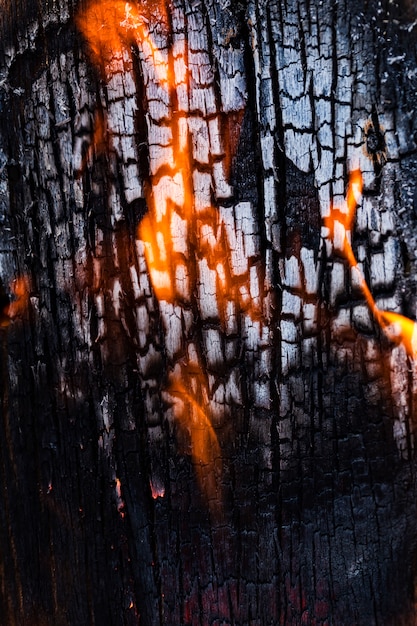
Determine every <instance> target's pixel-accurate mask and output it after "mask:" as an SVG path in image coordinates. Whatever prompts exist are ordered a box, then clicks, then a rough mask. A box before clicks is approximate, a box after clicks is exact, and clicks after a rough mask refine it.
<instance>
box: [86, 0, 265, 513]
mask: <svg viewBox="0 0 417 626" xmlns="http://www.w3.org/2000/svg"><path fill="white" fill-rule="evenodd" d="M146 6H147V5H146V4H140V3H138V4H133V3H132V2H124V1H121V0H116V1H113V0H93V1H92V2H90V4H89V5H88V6H87V8H86V9H85V10H83V11H81V12H80V13H79V15H78V17H77V25H78V27H79V29H80V30H81V32H82V33H83V35H84V37H85V38H86V40H87V42H88V45H89V48H90V50H91V53H92V56H93V59H94V60H95V62H96V63H97V64H98V65H99V66H100V67H101V68H102V69H103V70H104V74H105V76H106V77H107V79H108V80H110V78H111V77H112V75H113V74H114V73H116V72H120V71H121V64H120V60H121V59H125V58H126V52H129V49H130V48H131V46H132V45H134V46H137V47H138V49H139V52H140V58H141V62H142V65H143V68H144V76H145V83H146V81H151V82H152V81H153V82H154V83H157V86H158V89H159V93H161V92H165V95H166V98H165V100H166V102H171V100H172V97H171V96H172V94H174V93H175V92H176V89H177V88H178V84H176V81H177V83H179V84H180V85H182V86H183V87H184V86H186V85H189V83H190V82H192V81H190V80H189V77H188V69H187V63H188V61H187V54H188V53H187V52H186V51H185V50H184V51H183V52H181V47H179V48H177V49H175V55H174V52H173V51H171V52H172V54H171V52H170V51H169V50H168V47H165V48H164V53H163V54H162V52H161V51H160V50H158V47H157V46H156V45H155V42H154V40H153V38H152V36H151V35H150V32H149V29H148V26H149V27H150V28H151V26H150V23H151V21H150V20H148V19H147V17H146V16H145V15H144V12H145V10H146ZM152 6H153V5H152ZM170 54H171V57H172V58H173V60H174V62H172V63H169V61H168V58H169V55H170ZM181 55H183V58H181ZM172 58H171V61H172ZM178 68H180V69H178ZM176 73H177V74H178V75H177V74H176ZM186 88H188V87H186ZM180 108H181V107H178V108H176V107H174V106H173V110H172V119H171V121H170V122H169V120H168V119H164V121H163V127H164V128H168V129H169V131H170V133H167V136H168V134H169V136H170V137H171V139H170V140H169V142H171V143H169V146H168V147H167V146H165V147H167V149H166V152H165V155H167V156H166V158H165V157H164V160H165V162H161V163H159V162H158V163H155V162H153V161H152V157H151V159H150V183H151V184H150V185H145V187H144V188H145V193H146V202H147V208H148V212H147V214H146V215H145V217H144V218H143V219H142V221H141V223H140V224H139V227H138V238H139V239H140V240H141V241H142V242H143V246H144V253H145V258H146V262H147V267H148V271H149V276H150V280H151V284H152V288H153V292H154V294H155V296H156V298H157V299H158V301H159V302H160V303H161V310H163V305H164V303H165V304H168V305H177V304H178V303H183V302H186V303H187V305H191V299H192V298H195V297H196V294H198V297H199V303H198V304H197V307H195V309H196V310H197V309H198V306H199V304H200V303H201V301H202V300H205V307H206V310H205V312H204V316H205V317H206V318H207V317H210V316H213V317H217V316H218V317H219V319H220V321H221V322H222V323H223V324H225V323H226V322H228V320H229V321H230V320H232V321H230V324H232V323H233V320H234V318H235V316H237V314H239V313H240V312H242V313H244V314H245V316H247V317H249V318H250V319H251V321H252V322H256V324H255V323H254V324H253V326H254V327H255V326H256V327H259V332H261V324H260V323H259V320H260V319H261V318H262V302H261V296H260V293H259V292H260V289H259V288H258V282H257V280H258V279H259V280H260V281H261V280H262V279H261V278H259V276H258V268H257V267H255V266H253V267H250V268H249V269H248V267H249V266H245V265H244V263H242V258H243V257H244V255H245V253H246V250H245V245H246V243H245V241H244V237H245V236H246V237H247V238H249V236H252V237H254V235H253V234H251V235H249V234H248V233H246V232H243V231H244V227H243V226H240V227H239V228H240V230H239V232H233V225H232V224H231V223H229V222H230V220H229V222H228V224H227V225H226V224H225V223H224V219H229V218H228V217H227V218H225V217H224V216H223V218H222V217H221V215H220V211H219V210H217V208H215V207H214V206H213V204H212V195H213V194H214V193H217V195H218V197H219V198H223V197H228V198H229V197H230V195H231V190H230V187H229V185H228V183H227V181H226V178H227V177H228V173H229V168H230V163H231V160H232V149H233V147H236V146H235V144H234V143H233V142H236V141H237V135H238V133H237V132H234V133H233V138H232V140H231V142H230V144H229V145H228V146H221V147H220V143H221V140H222V137H221V134H222V133H221V122H220V116H219V119H216V118H212V119H210V120H209V121H207V120H206V119H204V122H203V123H207V124H208V125H210V130H208V131H207V132H208V133H209V137H210V139H208V140H207V141H208V143H210V144H211V142H212V141H214V144H215V146H216V147H215V152H216V155H217V156H216V158H215V159H213V162H210V159H209V157H207V171H205V172H204V174H201V175H202V176H205V177H206V179H205V180H207V178H209V177H211V178H210V180H211V182H210V184H209V185H208V187H210V189H209V191H208V192H207V193H206V191H204V190H201V189H199V186H198V185H199V184H198V183H197V182H196V181H195V179H194V173H195V171H196V168H195V163H194V154H193V150H194V149H195V146H193V143H195V142H198V140H197V139H196V135H193V130H192V125H191V126H190V123H189V119H188V115H187V111H186V109H187V107H183V109H181V110H179V109H180ZM241 119H242V112H237V113H235V120H241ZM98 121H99V122H100V120H98ZM216 124H218V127H217V126H216ZM236 125H238V121H236ZM208 128H209V126H207V129H208ZM103 137H104V128H103V127H102V126H101V125H100V123H98V126H97V130H96V133H95V137H94V138H93V147H94V148H95V149H96V150H97V148H96V143H97V142H98V141H99V140H101V141H102V138H103ZM213 137H214V139H213ZM161 154H164V150H163V148H162V146H161ZM219 155H223V156H221V157H219ZM209 170H210V171H209ZM202 184H203V187H204V183H202ZM196 196H198V199H196ZM222 219H223V221H222ZM233 219H237V218H235V217H234V218H233ZM239 219H241V218H239ZM242 219H243V218H242ZM243 221H247V220H243ZM234 224H236V222H234ZM235 230H236V231H237V230H238V229H237V228H236V229H235ZM250 249H251V250H252V249H254V246H252V247H251V248H250ZM253 255H254V256H255V252H253ZM248 256H249V253H248ZM245 260H246V259H245ZM231 265H232V266H233V267H234V268H237V269H236V272H235V274H236V275H234V276H233V278H232V277H231V269H230V268H231ZM259 272H260V270H259ZM207 302H208V304H207ZM189 308H192V309H194V302H193V303H192V306H190V307H189ZM202 315H203V314H202ZM198 360H199V359H198V358H197V361H198ZM197 361H195V362H193V364H192V367H191V365H190V363H187V361H185V362H181V365H180V368H179V370H178V369H177V366H175V368H172V369H171V374H170V376H169V381H170V382H169V384H168V385H167V386H166V388H165V389H164V390H163V392H164V393H165V394H166V395H168V396H169V398H170V402H171V403H173V405H174V415H175V417H176V419H177V420H178V423H179V424H180V425H181V426H182V427H184V428H185V429H186V430H187V431H188V432H189V439H190V447H191V456H192V460H193V465H194V467H195V469H196V473H197V478H198V480H199V482H200V486H201V489H202V491H203V493H205V494H206V496H207V499H208V500H209V501H214V500H215V499H216V495H215V493H214V492H215V490H216V489H217V486H216V481H215V471H214V470H215V465H217V467H219V466H220V459H221V454H220V447H219V442H218V439H217V436H216V432H215V430H214V428H213V425H212V422H211V411H210V395H209V391H208V385H207V382H206V380H207V376H206V375H205V373H204V371H203V366H202V365H201V364H199V363H198V362H197ZM177 365H178V364H177ZM178 371H181V374H180V375H179V374H178ZM174 372H175V374H174ZM208 470H209V472H208ZM210 471H211V477H209V476H208V473H210ZM151 490H152V496H153V497H154V498H157V497H159V496H162V495H164V491H163V488H160V487H159V486H155V485H153V484H152V483H151ZM217 502H219V498H218V497H217Z"/></svg>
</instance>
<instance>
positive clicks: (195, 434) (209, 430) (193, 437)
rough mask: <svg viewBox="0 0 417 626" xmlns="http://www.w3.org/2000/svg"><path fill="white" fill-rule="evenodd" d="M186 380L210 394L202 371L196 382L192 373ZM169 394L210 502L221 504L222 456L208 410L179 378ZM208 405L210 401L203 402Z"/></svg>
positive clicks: (171, 383) (174, 382) (174, 379)
mask: <svg viewBox="0 0 417 626" xmlns="http://www.w3.org/2000/svg"><path fill="white" fill-rule="evenodd" d="M185 377H186V378H190V380H188V383H189V385H190V386H192V382H194V386H196V387H198V390H199V392H200V393H202V394H204V393H205V394H206V395H207V390H206V384H205V381H204V377H203V375H202V372H201V371H200V372H198V371H197V372H195V373H193V376H192V379H193V380H191V376H190V375H189V373H188V372H185ZM167 392H168V394H169V396H170V397H171V398H173V399H174V414H175V417H176V419H177V420H178V421H179V423H180V424H181V425H182V426H183V427H185V428H186V429H187V431H188V435H189V438H190V444H191V445H190V448H191V457H192V459H193V465H194V469H195V472H196V475H197V479H198V482H199V484H200V490H201V492H202V493H204V495H205V497H206V500H207V501H208V502H209V503H210V504H212V503H214V504H216V503H217V502H219V501H221V498H219V497H218V495H217V482H216V476H215V474H214V469H215V463H216V461H217V463H218V469H219V472H221V453H220V446H219V442H218V439H217V435H216V433H215V430H214V428H213V425H212V423H211V420H210V418H209V416H208V415H207V413H206V411H204V410H203V409H202V408H201V404H202V402H198V401H197V399H196V398H195V397H194V395H193V393H192V392H190V391H188V390H187V388H186V386H185V384H184V382H183V381H182V380H179V378H178V377H177V376H175V375H172V376H171V380H170V384H169V385H168V388H167ZM203 403H204V404H208V402H207V401H203Z"/></svg>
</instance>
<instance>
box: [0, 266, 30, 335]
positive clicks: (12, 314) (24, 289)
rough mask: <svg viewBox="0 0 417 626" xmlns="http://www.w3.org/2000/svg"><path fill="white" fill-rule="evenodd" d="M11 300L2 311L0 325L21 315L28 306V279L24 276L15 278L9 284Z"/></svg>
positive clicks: (6, 323)
mask: <svg viewBox="0 0 417 626" xmlns="http://www.w3.org/2000/svg"><path fill="white" fill-rule="evenodd" d="M10 290H11V292H12V300H11V302H10V304H8V305H7V306H6V307H4V309H3V311H2V318H3V319H2V320H1V322H0V326H2V327H3V328H4V327H6V326H8V325H9V324H10V322H11V321H12V320H14V319H16V318H17V317H21V316H22V315H23V313H24V312H25V310H26V309H27V307H28V302H29V280H28V278H27V277H26V276H21V277H19V278H16V279H15V280H14V281H13V282H12V283H11V285H10Z"/></svg>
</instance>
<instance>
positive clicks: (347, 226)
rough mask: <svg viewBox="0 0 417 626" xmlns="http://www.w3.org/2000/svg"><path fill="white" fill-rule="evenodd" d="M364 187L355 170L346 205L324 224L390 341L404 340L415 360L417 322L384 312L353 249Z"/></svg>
mask: <svg viewBox="0 0 417 626" xmlns="http://www.w3.org/2000/svg"><path fill="white" fill-rule="evenodd" d="M362 189H363V179H362V174H361V172H360V171H359V170H353V171H352V172H351V173H350V176H349V183H348V188H347V192H346V202H345V206H343V207H342V209H335V208H332V210H331V213H330V216H329V217H327V218H325V220H324V225H325V226H326V227H327V228H328V229H329V234H330V238H331V239H332V240H333V245H334V246H335V248H337V249H338V250H340V251H341V252H342V254H343V256H344V257H345V259H346V260H347V261H348V263H349V267H350V268H351V271H352V273H353V272H355V273H356V276H355V279H356V280H355V282H357V283H358V285H359V288H360V290H361V292H362V294H363V296H364V298H365V301H366V303H367V305H368V307H369V309H370V311H371V313H372V315H373V318H374V320H375V321H376V322H377V324H378V325H379V327H380V328H381V330H382V331H383V333H384V334H385V335H386V337H387V338H388V339H389V340H390V341H392V342H393V343H397V344H400V343H402V344H403V346H404V348H405V350H406V352H407V354H408V356H409V357H410V358H412V359H415V358H416V355H417V324H416V323H415V322H413V321H412V320H411V319H409V318H407V317H405V316H404V315H401V314H399V313H394V312H391V311H382V310H381V309H379V308H378V306H377V305H376V302H375V299H374V297H373V296H372V293H371V291H370V289H369V287H368V285H367V283H366V280H365V278H364V276H363V274H362V271H361V270H360V268H359V264H358V262H357V260H356V257H355V254H354V252H353V249H352V244H351V231H352V226H353V221H354V218H355V213H356V207H357V206H358V204H359V203H360V201H361V196H362Z"/></svg>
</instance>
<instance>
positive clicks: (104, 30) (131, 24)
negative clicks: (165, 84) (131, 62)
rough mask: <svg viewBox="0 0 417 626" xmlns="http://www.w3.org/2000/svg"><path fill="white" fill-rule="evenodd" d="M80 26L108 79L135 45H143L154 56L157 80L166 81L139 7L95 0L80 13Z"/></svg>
mask: <svg viewBox="0 0 417 626" xmlns="http://www.w3.org/2000/svg"><path fill="white" fill-rule="evenodd" d="M76 24H77V27H78V28H79V30H80V31H81V33H82V34H83V36H84V37H85V39H86V41H87V42H88V45H89V47H90V50H91V54H92V56H93V58H94V60H95V62H96V63H97V64H98V65H99V66H100V65H102V64H103V65H104V68H105V70H106V72H107V75H108V76H111V74H112V73H113V71H114V70H115V63H117V60H116V58H117V57H120V55H121V54H122V53H123V51H124V50H128V49H129V47H130V46H131V45H132V44H139V43H141V44H142V46H146V52H148V51H149V52H150V54H151V55H152V57H153V66H154V70H155V73H156V75H157V77H158V78H159V79H160V80H162V79H163V78H164V77H165V78H166V75H164V62H163V60H162V55H161V53H160V51H159V50H158V49H157V48H156V46H155V45H154V44H153V40H152V37H151V36H150V34H149V31H148V29H147V27H146V24H145V20H144V18H143V15H142V14H141V12H140V11H139V6H138V5H135V4H133V3H131V2H125V1H123V0H93V1H92V2H90V4H89V5H88V6H87V7H86V9H84V10H82V11H80V12H79V13H78V15H77V17H76Z"/></svg>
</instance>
